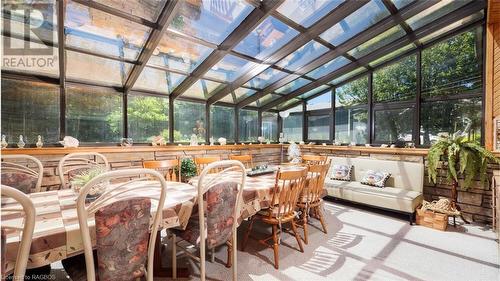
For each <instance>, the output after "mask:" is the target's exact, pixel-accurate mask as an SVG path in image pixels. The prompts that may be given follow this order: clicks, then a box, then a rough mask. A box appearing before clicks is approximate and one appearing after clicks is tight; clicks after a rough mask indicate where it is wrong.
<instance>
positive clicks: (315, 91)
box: [299, 85, 330, 99]
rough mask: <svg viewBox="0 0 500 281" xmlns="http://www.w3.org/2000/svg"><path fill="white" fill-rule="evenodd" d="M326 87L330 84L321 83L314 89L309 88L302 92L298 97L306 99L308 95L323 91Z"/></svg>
mask: <svg viewBox="0 0 500 281" xmlns="http://www.w3.org/2000/svg"><path fill="white" fill-rule="evenodd" d="M327 88H330V86H328V85H321V86H319V87H318V88H316V89H312V90H310V91H308V92H305V93H304V94H302V95H300V96H299V98H301V99H307V98H308V97H310V96H313V95H315V94H317V93H319V92H321V91H324V90H326V89H327Z"/></svg>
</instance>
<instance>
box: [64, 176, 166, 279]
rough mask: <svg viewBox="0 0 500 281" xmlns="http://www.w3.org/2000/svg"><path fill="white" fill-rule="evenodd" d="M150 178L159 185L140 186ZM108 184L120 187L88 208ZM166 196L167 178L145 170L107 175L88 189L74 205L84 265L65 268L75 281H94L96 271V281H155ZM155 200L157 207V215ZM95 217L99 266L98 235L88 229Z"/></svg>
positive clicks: (85, 187)
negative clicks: (142, 280) (96, 191)
mask: <svg viewBox="0 0 500 281" xmlns="http://www.w3.org/2000/svg"><path fill="white" fill-rule="evenodd" d="M144 175H145V177H144ZM152 178H154V179H155V180H156V181H158V184H156V185H152V184H142V185H141V184H140V182H141V181H150V180H151V179H152ZM123 179H129V180H127V181H125V182H124V181H123ZM130 179H131V180H130ZM109 182H120V183H119V184H111V185H109V186H108V187H107V188H106V190H105V191H104V192H103V193H102V194H101V195H100V196H99V197H98V198H97V199H96V200H95V201H93V202H91V203H88V202H86V199H87V194H88V193H89V192H90V191H91V188H93V187H95V186H96V185H101V184H109ZM166 191H167V183H166V181H165V178H164V177H163V176H162V175H161V174H160V173H158V172H157V171H154V170H151V169H143V168H139V169H124V170H116V171H110V172H105V173H103V174H101V175H99V176H97V177H95V178H93V179H92V180H90V181H89V182H88V183H87V184H85V185H84V186H83V188H82V189H81V190H80V194H79V195H78V198H77V200H76V208H77V209H76V210H77V214H78V222H79V225H80V235H81V237H82V242H83V248H84V257H85V262H84V263H83V264H82V262H74V261H73V262H64V263H63V265H64V267H65V269H66V272H67V273H68V275H69V276H70V277H71V279H72V280H75V279H76V280H90V281H95V280H96V271H97V275H98V277H99V278H98V280H138V279H139V278H141V277H143V276H146V279H147V280H148V281H152V280H153V263H154V248H155V242H156V236H157V235H158V229H159V225H160V223H161V218H162V211H163V205H164V204H165V198H166ZM152 200H155V201H158V202H157V204H156V205H155V206H156V207H154V213H152V212H151V206H152V203H151V201H152ZM92 216H93V217H94V218H95V241H96V245H95V248H96V251H95V256H96V257H97V262H98V264H95V263H94V253H93V250H92V248H93V247H92V239H91V237H94V235H91V234H90V229H89V225H88V219H89V217H92ZM150 217H153V220H152V224H150V221H151V220H150ZM77 258H79V257H77ZM68 260H70V259H68ZM74 260H76V259H74ZM146 263H147V265H146ZM84 272H86V274H82V273H84ZM82 276H83V277H82Z"/></svg>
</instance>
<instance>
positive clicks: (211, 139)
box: [208, 137, 215, 146]
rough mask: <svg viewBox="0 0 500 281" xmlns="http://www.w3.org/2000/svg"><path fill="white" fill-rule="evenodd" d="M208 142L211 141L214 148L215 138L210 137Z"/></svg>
mask: <svg viewBox="0 0 500 281" xmlns="http://www.w3.org/2000/svg"><path fill="white" fill-rule="evenodd" d="M208 140H209V141H210V145H211V146H213V145H214V141H215V140H214V137H210V138H209V139H208Z"/></svg>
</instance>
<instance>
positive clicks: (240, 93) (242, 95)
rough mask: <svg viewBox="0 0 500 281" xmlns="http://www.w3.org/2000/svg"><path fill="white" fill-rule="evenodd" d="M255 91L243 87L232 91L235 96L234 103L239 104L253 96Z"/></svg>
mask: <svg viewBox="0 0 500 281" xmlns="http://www.w3.org/2000/svg"><path fill="white" fill-rule="evenodd" d="M255 92H257V91H255V90H252V89H247V88H243V87H239V88H238V89H236V90H234V95H235V96H236V102H240V101H242V100H244V99H246V98H248V97H250V96H252V95H253V94H255Z"/></svg>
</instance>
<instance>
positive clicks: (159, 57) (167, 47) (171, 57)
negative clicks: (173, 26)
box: [148, 33, 213, 73]
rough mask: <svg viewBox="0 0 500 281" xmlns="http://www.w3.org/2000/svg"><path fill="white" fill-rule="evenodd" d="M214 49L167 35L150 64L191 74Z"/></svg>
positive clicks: (170, 34)
mask: <svg viewBox="0 0 500 281" xmlns="http://www.w3.org/2000/svg"><path fill="white" fill-rule="evenodd" d="M212 51H213V50H212V49H211V48H209V47H205V46H203V45H200V44H196V43H194V42H191V41H189V40H186V39H184V38H182V37H180V36H177V35H175V34H172V33H165V34H164V35H163V37H162V39H161V41H160V43H159V44H158V46H157V47H156V49H155V51H154V52H153V55H152V56H151V58H150V59H149V62H148V64H150V65H158V66H163V67H168V68H169V69H175V70H180V71H184V72H188V73H191V72H192V71H193V70H194V69H195V68H196V67H197V66H198V65H200V64H201V63H202V62H203V61H204V60H205V59H206V58H207V56H208V55H209V54H210V53H212Z"/></svg>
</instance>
